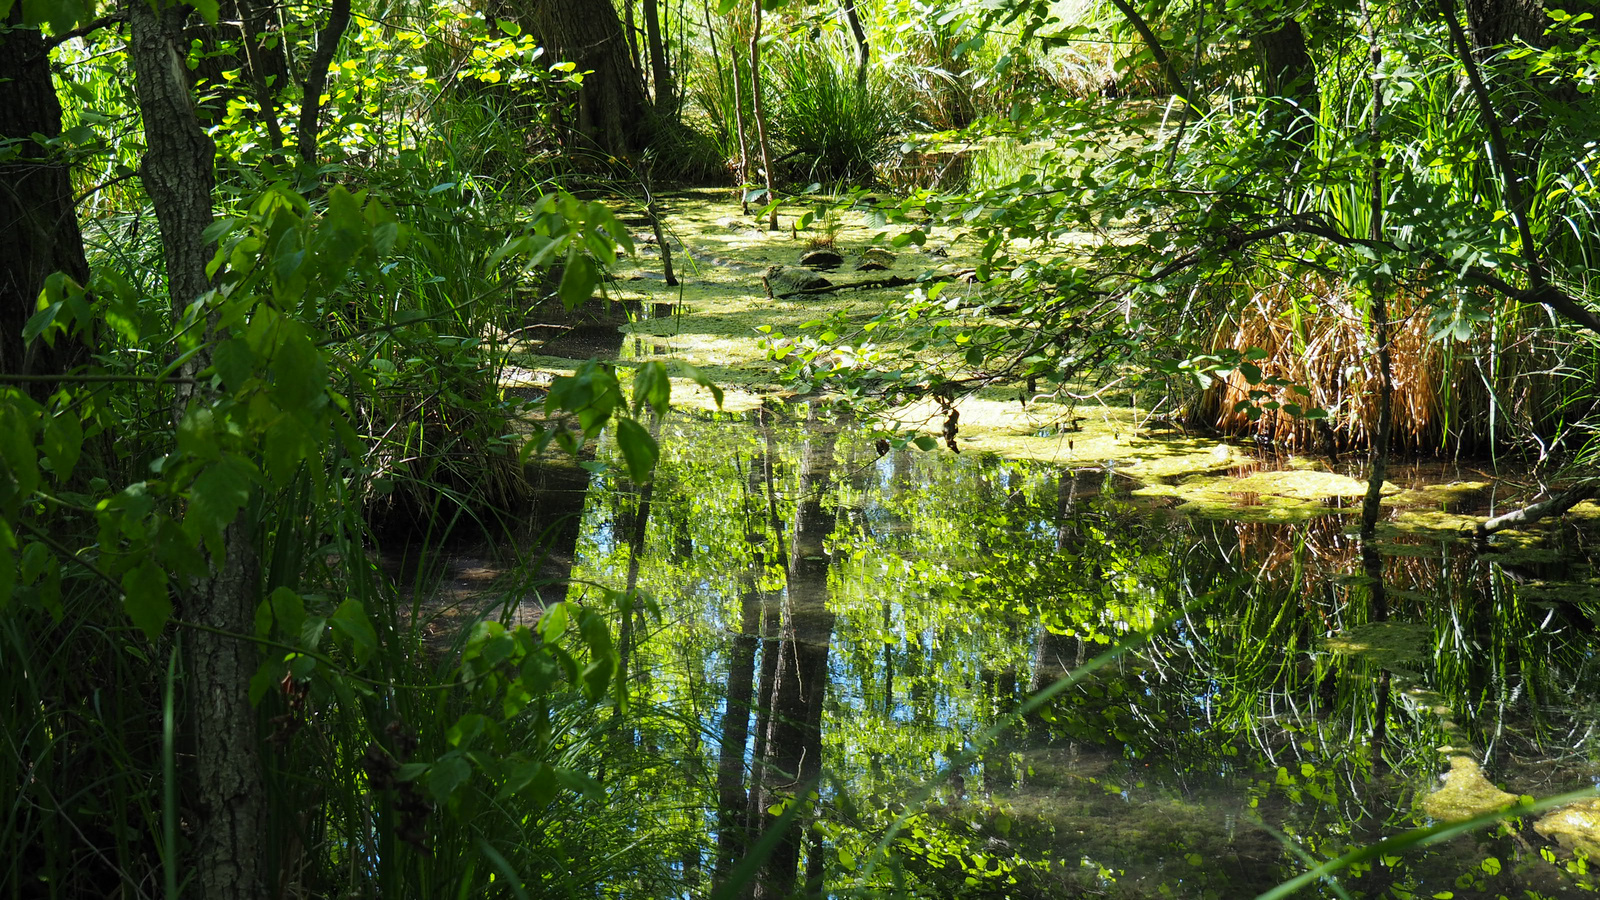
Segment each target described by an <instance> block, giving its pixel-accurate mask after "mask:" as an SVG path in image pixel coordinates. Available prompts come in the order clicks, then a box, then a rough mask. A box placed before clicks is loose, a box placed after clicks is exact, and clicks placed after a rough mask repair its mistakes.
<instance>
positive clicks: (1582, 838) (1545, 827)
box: [1533, 800, 1600, 858]
mask: <svg viewBox="0 0 1600 900" xmlns="http://www.w3.org/2000/svg"><path fill="white" fill-rule="evenodd" d="M1533 830H1534V831H1536V832H1538V833H1539V835H1540V836H1541V837H1543V838H1545V839H1546V840H1550V841H1555V842H1556V843H1557V844H1560V845H1561V848H1562V849H1563V850H1566V851H1568V852H1575V851H1579V850H1581V851H1583V852H1584V853H1585V854H1587V855H1588V856H1590V857H1597V858H1600V800H1581V801H1579V802H1577V803H1572V804H1569V805H1567V806H1563V807H1561V808H1560V809H1557V810H1556V811H1555V812H1553V813H1550V814H1549V815H1547V816H1545V817H1544V818H1542V819H1540V820H1539V821H1537V822H1535V823H1533Z"/></svg>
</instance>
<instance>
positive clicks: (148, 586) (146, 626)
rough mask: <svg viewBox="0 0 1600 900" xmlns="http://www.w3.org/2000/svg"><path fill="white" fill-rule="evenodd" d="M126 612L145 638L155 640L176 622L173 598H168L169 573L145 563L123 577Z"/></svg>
mask: <svg viewBox="0 0 1600 900" xmlns="http://www.w3.org/2000/svg"><path fill="white" fill-rule="evenodd" d="M122 608H123V610H124V611H125V612H127V614H128V618H130V619H132V620H133V624H135V625H137V626H138V627H139V630H140V631H143V632H144V635H145V637H147V638H149V639H150V640H152V641H153V640H155V639H156V638H157V637H159V636H160V635H161V629H163V628H165V627H166V624H167V620H168V619H170V618H172V598H171V597H169V596H168V595H167V573H166V572H164V571H162V569H161V567H160V566H158V565H156V564H155V562H153V561H151V560H145V561H144V562H143V563H141V564H140V565H139V566H137V567H136V568H132V569H129V570H128V571H127V572H126V573H124V574H123V576H122Z"/></svg>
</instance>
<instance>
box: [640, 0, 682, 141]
mask: <svg viewBox="0 0 1600 900" xmlns="http://www.w3.org/2000/svg"><path fill="white" fill-rule="evenodd" d="M641 9H642V11H643V13H644V29H645V42H646V44H647V45H648V46H649V49H650V79H651V81H652V82H653V83H654V86H655V98H656V115H657V116H660V117H661V118H663V119H667V118H671V117H672V115H673V114H674V113H675V112H676V111H677V108H678V93H677V88H676V87H675V86H674V85H673V82H672V67H671V66H670V65H669V64H668V61H667V44H666V41H664V40H662V38H661V11H660V9H658V8H657V3H656V0H644V4H643V6H642V8H641Z"/></svg>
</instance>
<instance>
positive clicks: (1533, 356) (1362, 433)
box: [1189, 279, 1558, 453]
mask: <svg viewBox="0 0 1600 900" xmlns="http://www.w3.org/2000/svg"><path fill="white" fill-rule="evenodd" d="M1237 288H1238V289H1240V290H1245V289H1248V290H1249V291H1250V293H1249V299H1248V300H1247V301H1246V302H1245V303H1244V304H1243V305H1242V306H1239V307H1237V308H1236V310H1235V312H1234V313H1233V314H1231V315H1230V316H1228V317H1227V318H1226V319H1225V320H1224V322H1223V324H1222V326H1221V327H1219V328H1218V330H1217V334H1216V339H1215V342H1214V344H1213V347H1214V349H1218V350H1220V349H1232V350H1237V351H1239V352H1241V353H1243V352H1245V351H1247V350H1249V349H1250V348H1260V349H1262V350H1264V351H1266V353H1267V356H1266V357H1265V358H1263V359H1260V360H1258V361H1257V363H1256V364H1257V365H1258V366H1259V367H1260V369H1261V372H1262V374H1263V376H1265V377H1267V378H1272V377H1274V376H1275V377H1277V378H1280V379H1282V380H1284V381H1286V382H1288V383H1290V384H1291V385H1296V386H1300V387H1303V388H1304V389H1305V390H1307V391H1309V396H1308V395H1306V394H1303V393H1301V392H1299V391H1297V390H1295V389H1294V388H1292V387H1284V386H1277V387H1272V386H1267V385H1265V384H1261V385H1251V384H1250V383H1249V381H1248V380H1247V379H1246V377H1245V376H1244V374H1242V373H1241V372H1238V371H1235V372H1233V373H1232V374H1231V375H1229V376H1228V377H1227V378H1226V379H1219V380H1217V381H1215V382H1213V383H1212V385H1211V386H1210V387H1209V388H1207V389H1206V390H1205V391H1203V392H1202V393H1201V395H1200V396H1199V397H1198V398H1197V399H1196V400H1195V402H1194V403H1192V404H1191V406H1190V410H1189V415H1190V417H1191V420H1192V421H1195V422H1197V423H1202V424H1206V425H1212V426H1215V427H1216V428H1218V429H1220V430H1222V431H1223V432H1224V433H1227V434H1232V435H1239V436H1254V437H1256V438H1257V439H1260V440H1268V441H1271V442H1273V443H1275V444H1277V445H1279V446H1284V447H1288V448H1293V449H1302V450H1321V449H1326V444H1327V440H1328V438H1329V437H1330V436H1331V438H1332V440H1333V441H1334V443H1335V445H1336V446H1337V447H1338V449H1340V450H1345V449H1350V448H1355V447H1364V446H1366V445H1367V443H1368V440H1369V438H1370V436H1371V430H1372V428H1373V427H1374V425H1375V423H1376V422H1377V418H1378V397H1379V373H1378V353H1377V346H1376V342H1375V340H1374V339H1373V337H1372V335H1371V334H1370V331H1369V329H1368V326H1367V323H1366V321H1365V318H1364V315H1363V311H1362V309H1361V308H1359V307H1358V306H1357V305H1356V304H1355V302H1353V301H1352V299H1351V292H1350V291H1349V289H1348V288H1347V287H1345V286H1344V285H1341V284H1334V283H1330V282H1327V281H1310V280H1306V279H1301V280H1294V281H1291V280H1287V279H1285V280H1279V281H1276V282H1274V283H1271V284H1268V285H1266V286H1262V287H1256V286H1245V285H1238V286H1237ZM1389 304H1390V315H1391V317H1392V318H1393V320H1394V332H1393V336H1392V341H1391V358H1392V360H1393V374H1394V394H1393V413H1394V420H1393V421H1394V429H1393V434H1392V441H1393V446H1394V449H1395V450H1397V451H1400V452H1409V453H1436V452H1442V451H1458V452H1462V451H1464V452H1473V451H1476V450H1480V449H1482V448H1483V447H1485V446H1487V445H1488V444H1489V443H1490V442H1491V441H1492V440H1496V439H1498V440H1500V441H1504V440H1506V439H1507V438H1508V437H1510V436H1511V435H1510V432H1511V431H1512V430H1513V428H1514V427H1515V428H1521V427H1537V426H1539V425H1540V424H1542V423H1543V420H1544V419H1545V418H1547V417H1548V416H1549V414H1550V411H1551V410H1552V409H1553V408H1554V404H1555V403H1556V402H1557V399H1558V398H1557V395H1556V393H1555V388H1556V385H1555V384H1554V380H1555V379H1554V378H1553V377H1550V376H1549V375H1546V374H1543V373H1540V372H1536V371H1534V370H1535V369H1538V368H1541V367H1540V366H1537V365H1535V364H1536V363H1537V362H1538V361H1539V360H1541V359H1544V360H1548V359H1549V358H1550V356H1551V354H1550V353H1549V352H1548V348H1541V347H1540V346H1539V343H1538V341H1539V340H1540V336H1539V332H1538V331H1537V330H1536V329H1535V328H1533V327H1529V326H1531V325H1533V324H1535V323H1534V322H1533V321H1532V320H1533V316H1534V314H1533V313H1532V311H1529V310H1520V311H1516V312H1511V313H1503V315H1502V319H1504V320H1506V321H1502V322H1501V323H1500V327H1499V328H1497V329H1496V330H1495V333H1494V334H1492V335H1480V336H1478V337H1475V338H1474V339H1473V340H1471V341H1468V342H1465V343H1460V342H1455V341H1449V340H1445V341H1434V340H1431V339H1430V338H1429V336H1428V322H1429V315H1430V314H1431V312H1432V309H1433V305H1432V303H1431V302H1430V300H1429V298H1428V297H1427V295H1426V294H1423V293H1420V292H1417V291H1405V290H1400V291H1396V292H1395V293H1394V294H1393V295H1392V296H1391V297H1390V299H1389ZM1482 330H1483V329H1480V331H1482ZM1508 335H1509V337H1508ZM1548 365H1549V364H1548V362H1547V363H1546V366H1545V367H1548ZM1491 384H1493V385H1495V391H1496V392H1497V393H1498V394H1499V401H1498V405H1495V404H1494V403H1492V398H1491V393H1490V388H1489V385H1491ZM1252 390H1255V391H1258V392H1264V396H1258V397H1256V398H1252V397H1251V396H1250V395H1251V391H1252ZM1240 401H1246V402H1247V404H1248V405H1246V406H1243V407H1241V406H1240V405H1239V404H1240ZM1270 401H1277V402H1278V403H1281V404H1283V403H1293V404H1298V405H1299V406H1301V407H1303V408H1307V409H1313V408H1320V409H1324V410H1326V411H1327V413H1328V419H1327V420H1326V424H1327V428H1326V430H1325V429H1323V428H1322V426H1320V425H1318V424H1317V423H1316V422H1315V421H1313V420H1310V419H1307V418H1303V417H1298V416H1293V415H1289V414H1288V413H1285V412H1282V411H1280V410H1274V409H1268V408H1265V407H1263V406H1262V404H1265V403H1268V402H1270ZM1250 406H1255V407H1257V408H1259V416H1258V417H1255V418H1253V417H1252V416H1251V412H1252V410H1251V409H1250V408H1249V407H1250ZM1492 407H1493V408H1494V409H1495V414H1496V416H1497V417H1498V418H1497V425H1498V432H1497V431H1496V430H1495V429H1494V428H1492V427H1491V423H1490V421H1489V419H1490V410H1491V408H1492Z"/></svg>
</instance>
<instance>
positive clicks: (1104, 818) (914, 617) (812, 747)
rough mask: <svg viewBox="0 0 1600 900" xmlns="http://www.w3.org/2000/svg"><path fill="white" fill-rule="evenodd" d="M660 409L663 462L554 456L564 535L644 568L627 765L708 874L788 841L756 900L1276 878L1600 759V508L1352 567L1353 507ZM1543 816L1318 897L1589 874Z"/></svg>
mask: <svg viewBox="0 0 1600 900" xmlns="http://www.w3.org/2000/svg"><path fill="white" fill-rule="evenodd" d="M658 436H659V440H660V444H661V447H662V459H661V464H660V468H659V471H658V474H657V480H656V482H655V484H654V485H653V486H651V487H649V488H645V489H641V488H638V487H635V486H633V485H631V484H629V483H628V482H627V481H626V479H625V476H623V475H622V474H620V473H622V472H624V471H625V468H623V467H622V466H620V465H614V466H611V467H603V466H602V465H599V464H591V465H590V468H592V469H595V470H596V471H595V472H594V474H593V475H589V474H587V473H582V472H580V473H578V474H577V476H576V478H575V479H574V478H568V479H567V480H566V481H565V483H564V484H562V485H561V487H563V488H564V491H565V493H566V496H567V498H568V505H569V506H570V508H571V509H572V510H573V511H574V513H575V517H574V518H573V519H572V521H571V527H570V528H568V529H567V530H566V535H567V536H566V538H565V540H566V542H567V543H566V547H561V546H558V547H557V548H556V551H555V552H554V553H553V557H554V558H556V559H558V560H560V559H563V558H564V557H565V556H566V553H570V560H571V570H570V587H569V588H566V591H567V596H569V597H571V598H572V599H578V600H580V602H595V598H596V596H597V592H596V591H595V589H594V588H593V585H605V586H607V587H610V588H615V589H622V588H625V587H628V586H630V585H631V586H634V587H636V588H637V589H638V590H639V591H640V592H642V595H643V596H644V597H646V598H648V600H647V602H646V603H645V604H644V606H643V608H641V609H639V610H638V611H637V612H636V614H633V615H629V616H627V617H625V619H624V620H622V621H619V623H618V624H617V629H618V632H619V634H620V635H621V636H622V637H623V639H624V644H625V646H624V653H625V655H626V668H627V671H628V673H629V677H630V679H631V681H632V683H633V692H634V695H635V696H636V697H637V698H638V702H637V703H636V704H635V707H634V708H633V710H632V711H631V712H630V718H629V720H628V722H629V727H630V729H631V731H632V739H633V740H634V741H635V742H636V743H637V744H638V745H639V746H641V747H644V748H645V749H646V750H647V751H648V752H649V753H651V754H653V755H655V756H656V757H657V758H659V759H661V760H662V761H663V764H662V766H661V767H660V768H659V769H657V770H655V771H654V772H653V773H652V774H648V775H634V776H630V777H633V778H637V779H638V784H637V786H636V788H635V789H636V790H638V791H639V792H641V793H642V794H645V795H648V796H649V797H650V798H651V802H652V804H653V808H655V809H657V810H658V816H659V820H658V822H657V823H656V824H657V825H660V826H664V827H675V828H678V829H679V830H681V831H682V832H683V833H684V834H687V835H690V836H691V838H690V839H689V841H688V842H687V844H686V848H685V850H684V852H683V859H682V861H681V866H682V870H683V875H684V884H685V895H700V896H703V895H706V894H708V893H710V891H711V890H712V889H713V888H715V887H716V886H719V885H721V884H723V883H724V882H726V881H727V880H729V879H730V878H735V879H737V878H738V877H740V876H741V874H749V873H739V872H738V864H739V862H740V861H741V860H744V859H745V858H746V857H747V855H748V854H749V853H750V850H751V847H752V846H753V845H755V844H756V842H757V841H758V840H759V839H760V838H761V837H762V836H763V835H769V836H770V837H769V840H768V841H767V842H766V844H765V845H764V846H763V847H762V849H763V850H769V851H770V853H769V854H768V855H767V856H766V861H765V863H764V864H763V865H762V866H761V867H760V868H759V870H758V871H756V872H754V873H753V878H754V880H753V882H752V883H750V884H748V885H747V888H746V893H749V894H752V895H754V896H757V897H781V896H787V895H789V894H791V893H793V892H798V891H802V890H805V889H807V888H809V889H810V890H812V891H813V892H814V893H815V894H816V895H821V896H841V897H842V896H856V895H864V894H868V893H875V894H877V895H880V896H881V895H884V894H888V893H893V892H896V891H902V892H904V894H905V895H909V896H925V897H1051V898H1057V897H1079V896H1082V897H1126V898H1141V897H1197V898H1202V897H1204V898H1236V897H1252V896H1255V895H1257V894H1258V893H1260V892H1261V891H1264V890H1267V889H1269V888H1271V887H1272V886H1274V885H1276V884H1278V883H1280V882H1282V881H1284V880H1287V879H1289V878H1291V877H1293V876H1295V875H1298V874H1299V873H1301V872H1304V871H1305V870H1306V869H1307V868H1308V867H1309V866H1310V865H1313V864H1315V863H1318V862H1322V861H1325V860H1327V859H1330V858H1334V857H1337V856H1339V855H1341V854H1343V853H1345V852H1347V851H1348V850H1350V849H1352V848H1354V847H1357V846H1361V845H1366V844H1371V843H1373V842H1376V841H1378V840H1380V839H1382V838H1385V837H1388V836H1391V835H1394V834H1398V833H1400V832H1403V831H1404V830H1406V829H1408V828H1412V827H1416V826H1418V825H1424V824H1428V823H1431V822H1433V821H1435V819H1434V818H1432V817H1431V816H1430V815H1429V813H1428V812H1427V811H1425V800H1426V799H1427V798H1428V797H1429V795H1431V794H1433V793H1434V792H1435V791H1438V790H1439V789H1440V788H1441V787H1442V786H1447V785H1448V786H1449V787H1450V790H1451V792H1452V793H1447V794H1445V795H1441V797H1442V798H1445V799H1449V798H1455V799H1454V800H1452V801H1451V802H1453V803H1455V804H1456V805H1455V806H1451V805H1450V804H1449V803H1446V802H1445V800H1443V799H1438V798H1436V799H1435V801H1433V803H1434V805H1432V806H1428V807H1426V808H1427V809H1431V810H1432V811H1434V812H1436V813H1439V814H1440V815H1444V814H1445V813H1446V812H1448V811H1449V810H1452V809H1471V808H1473V805H1474V803H1481V802H1492V799H1493V795H1492V794H1488V793H1486V792H1492V791H1493V790H1494V789H1495V787H1496V786H1497V787H1498V788H1500V789H1504V790H1505V791H1508V792H1510V793H1511V794H1515V795H1522V794H1527V795H1535V796H1548V795H1552V794H1556V793H1561V792H1564V791H1570V790H1574V789H1577V788H1582V787H1585V786H1589V785H1593V784H1595V783H1596V781H1597V780H1600V752H1597V751H1600V747H1597V744H1596V735H1595V725H1596V721H1597V719H1596V714H1597V712H1600V671H1597V667H1600V658H1597V656H1596V652H1595V651H1596V649H1597V646H1600V644H1597V638H1596V629H1595V623H1596V621H1600V619H1597V616H1600V590H1597V587H1596V581H1595V578H1594V573H1593V571H1592V570H1591V568H1590V564H1589V558H1590V555H1591V554H1592V552H1593V548H1594V543H1593V540H1594V536H1595V533H1594V531H1593V529H1590V530H1587V531H1586V530H1584V528H1583V527H1581V526H1580V525H1578V524H1562V525H1556V526H1553V527H1549V528H1546V529H1543V530H1542V531H1540V532H1539V533H1538V534H1536V535H1533V536H1531V537H1527V538H1514V537H1513V538H1508V539H1506V541H1504V542H1503V545H1502V547H1501V548H1498V549H1492V550H1491V551H1490V552H1474V550H1473V548H1472V547H1471V545H1470V544H1469V543H1466V542H1463V541H1461V540H1457V539H1453V538H1449V537H1439V536H1437V535H1434V536H1420V535H1408V534H1403V533H1402V534H1390V535H1389V536H1388V538H1387V539H1386V541H1385V542H1384V544H1383V552H1382V554H1381V555H1375V556H1369V557H1368V558H1366V559H1365V560H1364V559H1363V556H1362V554H1361V552H1360V549H1359V545H1358V542H1357V541H1356V540H1355V539H1354V537H1353V536H1351V535H1350V534H1349V533H1348V531H1349V530H1350V529H1351V528H1352V527H1353V524H1354V520H1355V517H1354V515H1353V514H1351V513H1348V512H1345V511H1341V510H1340V509H1338V508H1337V507H1338V504H1337V503H1333V502H1331V501H1330V503H1329V504H1328V511H1327V513H1326V514H1325V515H1319V516H1314V517H1312V518H1310V519H1309V520H1306V521H1302V522H1298V523H1295V524H1263V523H1260V522H1249V521H1244V519H1248V518H1250V517H1249V516H1244V515H1241V516H1239V517H1229V516H1228V515H1227V514H1216V513H1212V514H1211V515H1208V516H1207V517H1204V518H1196V517H1190V516H1186V515H1181V514H1177V513H1175V512H1174V511H1173V510H1172V509H1171V508H1170V507H1171V505H1172V501H1171V500H1170V499H1167V498H1162V497H1153V496H1145V495H1141V494H1138V493H1135V492H1134V488H1136V487H1137V486H1136V485H1134V484H1132V483H1130V482H1127V481H1125V480H1123V479H1121V478H1120V477H1119V476H1117V475H1115V474H1114V473H1108V472H1107V471H1106V470H1105V469H1102V468H1098V467H1097V468H1088V469H1084V468H1079V469H1069V468H1065V467H1058V466H1053V465H1048V464H1044V463H1039V462H1018V461H1008V460H1004V459H1000V458H997V457H993V456H989V457H979V456H975V455H972V454H962V455H955V454H951V453H948V452H944V451H942V450H941V451H939V452H936V453H923V452H918V451H916V450H914V449H911V450H889V451H888V452H883V449H884V448H883V446H882V445H879V444H875V442H874V441H873V440H872V439H870V438H868V437H865V436H863V435H862V434H861V433H858V432H857V431H855V430H852V429H849V428H840V427H838V426H837V424H836V423H834V422H833V421H832V420H831V418H830V417H829V416H828V415H827V414H826V413H823V412H819V411H815V410H812V411H810V412H809V413H808V412H807V411H805V410H803V409H802V410H801V411H799V412H797V413H796V412H788V413H785V414H782V415H772V414H757V413H752V414H748V415H743V416H723V417H720V418H718V419H705V418H694V417H688V416H677V417H674V418H672V419H670V420H668V421H666V422H664V423H663V424H662V425H661V426H660V430H659V435H658ZM608 452H609V451H608V449H607V448H605V447H602V448H601V451H600V461H601V462H602V463H603V462H604V460H605V459H606V455H607V453H608ZM1480 499H1481V498H1480ZM1468 502H1469V503H1470V502H1471V501H1470V500H1469V501H1468ZM556 506H557V507H559V506H560V504H556ZM580 510H581V511H580ZM1451 511H1452V512H1457V511H1463V510H1451ZM1465 511H1471V510H1465ZM560 530H561V529H559V528H558V529H556V531H560ZM552 533H554V532H552ZM562 540H563V539H562V538H561V537H560V536H559V535H557V543H558V545H559V544H560V543H561V542H562ZM567 548H570V550H568V549H567ZM563 551H566V552H563ZM562 568H565V563H564V562H563V563H562ZM1119 646H1120V647H1122V648H1123V649H1122V650H1121V652H1120V654H1118V653H1112V651H1113V648H1115V647H1119ZM1108 654H1110V655H1108ZM1097 663H1098V664H1099V666H1100V667H1099V668H1094V669H1093V670H1092V671H1090V668H1091V667H1093V666H1094V665H1096V664H1097ZM1086 672H1087V674H1085V673H1086ZM1068 676H1071V677H1073V678H1075V679H1076V680H1075V681H1072V682H1071V683H1070V684H1064V685H1063V684H1061V679H1063V678H1064V677H1068ZM1052 685H1056V686H1057V687H1056V688H1055V690H1056V691H1057V692H1056V693H1055V694H1054V695H1053V696H1052V697H1050V698H1049V699H1048V700H1046V701H1043V702H1039V701H1036V700H1035V701H1030V698H1034V697H1036V696H1037V695H1038V694H1039V693H1040V692H1041V691H1043V690H1046V689H1048V688H1050V686H1052ZM1453 764H1454V765H1455V769H1452V765H1453ZM1480 766H1481V773H1482V774H1481V775H1479V771H1480V769H1479V767H1480ZM1451 771H1455V772H1456V775H1455V776H1453V778H1452V780H1450V781H1446V780H1445V778H1444V775H1445V774H1446V773H1448V772H1451ZM1491 782H1492V784H1491ZM808 791H809V793H810V794H812V795H814V796H815V803H811V804H808V803H804V802H796V801H795V800H794V799H793V798H795V797H796V796H797V795H798V796H799V797H801V799H802V800H803V799H804V798H805V797H806V796H807V793H808ZM1485 796H1489V798H1490V799H1489V801H1484V800H1483V799H1482V798H1483V797H1485ZM1536 818H1537V817H1536V816H1533V815H1529V816H1524V817H1521V818H1519V819H1513V820H1511V821H1510V822H1508V823H1507V824H1506V825H1504V826H1502V827H1501V828H1499V829H1498V830H1495V829H1488V830H1484V831H1480V832H1479V833H1477V834H1476V835H1472V836H1468V837H1465V838H1461V839H1458V840H1455V841H1453V842H1450V843H1448V844H1445V845H1442V846H1437V847H1434V848H1430V849H1428V850H1425V851H1412V852H1408V853H1405V854H1403V855H1398V856H1394V857H1389V858H1382V859H1378V860H1375V861H1372V862H1370V863H1367V864H1365V865H1364V866H1362V867H1360V869H1359V871H1347V872H1345V873H1344V875H1343V876H1342V877H1341V878H1340V880H1339V882H1338V884H1337V885H1335V884H1332V883H1323V884H1321V885H1319V886H1313V887H1311V888H1308V889H1307V890H1306V891H1304V892H1302V893H1301V894H1300V895H1299V896H1330V897H1331V896H1340V895H1341V893H1340V892H1341V891H1342V892H1344V894H1345V895H1348V896H1355V897H1361V896H1365V897H1394V898H1411V897H1417V898H1422V897H1461V898H1466V897H1485V898H1492V897H1510V898H1539V897H1566V896H1578V895H1586V894H1587V893H1589V892H1590V891H1591V890H1592V889H1593V886H1594V879H1593V877H1592V876H1591V874H1590V873H1589V870H1588V866H1587V863H1586V862H1585V861H1584V860H1583V859H1582V858H1581V854H1580V856H1579V858H1575V857H1574V855H1573V853H1572V852H1571V850H1570V849H1569V847H1570V845H1571V844H1572V843H1573V842H1574V841H1577V842H1579V843H1580V844H1581V842H1582V840H1583V839H1584V835H1583V834H1582V829H1581V827H1580V828H1579V829H1578V831H1577V832H1576V833H1563V832H1562V829H1560V828H1557V827H1555V826H1547V827H1543V828H1539V829H1536V828H1535V819H1536ZM1567 831H1569V832H1570V831H1572V829H1571V828H1568V829H1567ZM1590 839H1591V840H1592V839H1593V838H1592V837H1591V838H1590Z"/></svg>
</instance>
